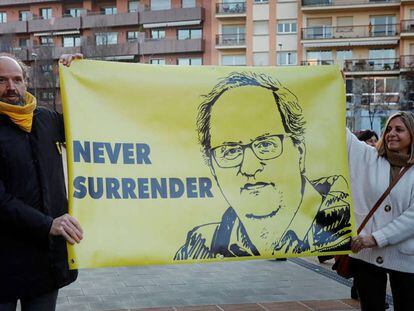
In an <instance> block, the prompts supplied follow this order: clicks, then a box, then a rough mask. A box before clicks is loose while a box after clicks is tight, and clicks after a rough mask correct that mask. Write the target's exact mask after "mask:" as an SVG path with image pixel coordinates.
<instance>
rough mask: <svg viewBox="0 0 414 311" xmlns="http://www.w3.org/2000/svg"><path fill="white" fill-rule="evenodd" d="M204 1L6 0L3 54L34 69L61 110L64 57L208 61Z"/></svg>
mask: <svg viewBox="0 0 414 311" xmlns="http://www.w3.org/2000/svg"><path fill="white" fill-rule="evenodd" d="M202 4H203V3H202V1H201V0H141V1H127V0H103V1H99V0H67V1H52V0H26V1H23V0H17V1H15V0H3V1H0V50H1V51H2V52H11V53H14V54H16V55H17V56H18V57H19V58H20V59H22V60H23V61H25V62H26V63H28V64H29V65H30V67H31V69H32V70H31V71H32V72H31V80H30V86H31V91H32V92H34V93H36V95H37V97H38V98H39V101H40V102H42V103H43V104H46V105H50V106H53V108H55V107H57V106H59V103H60V99H59V94H58V91H57V90H58V80H57V78H56V77H57V75H56V73H57V66H56V61H57V59H58V58H59V56H60V55H61V54H63V53H76V52H81V53H83V54H84V55H85V56H86V57H87V58H91V59H101V60H117V61H126V62H143V63H150V64H176V65H184V64H187V65H201V64H203V63H204V60H203V57H204V49H205V48H204V38H203V36H204V35H203V32H204V31H205V29H206V28H207V29H208V23H205V18H204V16H205V11H206V10H205V8H204V7H203V5H202Z"/></svg>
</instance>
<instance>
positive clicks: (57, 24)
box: [27, 16, 81, 32]
mask: <svg viewBox="0 0 414 311" xmlns="http://www.w3.org/2000/svg"><path fill="white" fill-rule="evenodd" d="M27 23H28V30H29V32H57V31H64V30H73V29H80V27H81V18H80V17H72V16H70V17H58V18H51V19H42V18H39V17H38V18H35V19H33V20H29V21H28V22H27Z"/></svg>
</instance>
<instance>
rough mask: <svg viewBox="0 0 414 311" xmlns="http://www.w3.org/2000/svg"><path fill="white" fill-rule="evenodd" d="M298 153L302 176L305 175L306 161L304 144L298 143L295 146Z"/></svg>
mask: <svg viewBox="0 0 414 311" xmlns="http://www.w3.org/2000/svg"><path fill="white" fill-rule="evenodd" d="M297 148H298V151H299V168H300V171H301V172H302V174H304V173H305V160H306V146H305V143H304V142H300V143H299V144H298V145H297Z"/></svg>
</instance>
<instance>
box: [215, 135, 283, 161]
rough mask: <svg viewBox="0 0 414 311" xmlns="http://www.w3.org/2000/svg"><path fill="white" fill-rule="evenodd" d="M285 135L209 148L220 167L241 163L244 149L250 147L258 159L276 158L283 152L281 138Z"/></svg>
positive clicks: (263, 137)
mask: <svg viewBox="0 0 414 311" xmlns="http://www.w3.org/2000/svg"><path fill="white" fill-rule="evenodd" d="M284 136H287V135H283V134H281V135H269V136H262V137H259V138H256V139H255V140H254V141H252V142H251V143H249V144H245V145H243V144H237V143H229V144H225V145H221V146H218V147H214V148H212V149H211V152H212V155H213V158H214V160H215V161H216V163H217V165H218V166H219V167H222V168H230V167H236V166H239V165H240V164H242V162H243V159H244V151H245V150H246V149H247V148H250V149H251V150H252V151H253V153H254V154H255V156H256V157H257V158H258V159H260V160H270V159H274V158H277V157H278V156H280V155H281V154H282V153H283V138H284Z"/></svg>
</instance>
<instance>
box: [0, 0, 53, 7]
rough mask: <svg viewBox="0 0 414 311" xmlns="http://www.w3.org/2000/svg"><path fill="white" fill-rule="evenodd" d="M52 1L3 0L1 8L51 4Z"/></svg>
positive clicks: (0, 3)
mask: <svg viewBox="0 0 414 311" xmlns="http://www.w3.org/2000/svg"><path fill="white" fill-rule="evenodd" d="M50 2H52V1H50V0H2V1H1V2H0V7H3V6H16V5H28V4H35V3H50Z"/></svg>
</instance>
